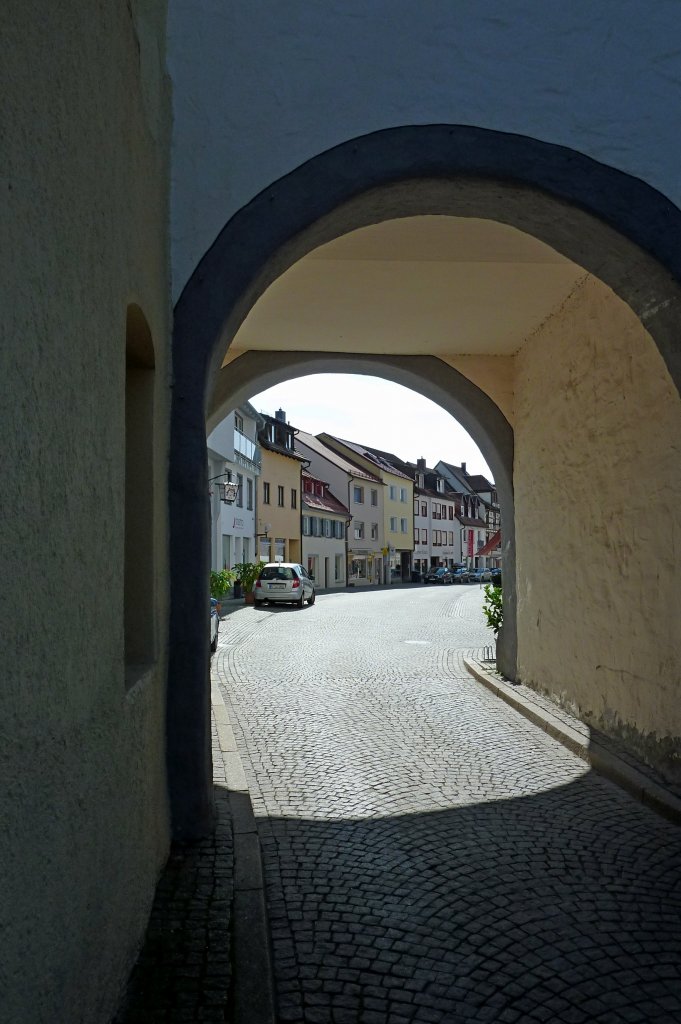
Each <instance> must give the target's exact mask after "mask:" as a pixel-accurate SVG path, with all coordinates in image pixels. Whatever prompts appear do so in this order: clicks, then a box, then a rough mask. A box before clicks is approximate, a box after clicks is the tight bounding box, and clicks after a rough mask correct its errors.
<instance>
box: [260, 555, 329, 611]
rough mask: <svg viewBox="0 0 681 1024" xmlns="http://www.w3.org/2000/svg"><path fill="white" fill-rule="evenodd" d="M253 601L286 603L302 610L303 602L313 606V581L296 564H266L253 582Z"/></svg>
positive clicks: (305, 570) (304, 570)
mask: <svg viewBox="0 0 681 1024" xmlns="http://www.w3.org/2000/svg"><path fill="white" fill-rule="evenodd" d="M253 599H254V603H255V604H264V603H265V601H273V602H278V603H284V602H287V603H288V604H296V605H298V607H299V608H302V607H303V604H304V602H305V601H307V603H308V604H314V601H315V587H314V579H313V577H312V576H310V575H309V574H308V572H307V569H306V568H305V567H304V566H303V565H300V564H299V563H298V562H268V563H267V564H266V565H264V566H263V567H262V569H261V570H260V575H259V577H258V579H257V580H256V581H255V586H254V587H253Z"/></svg>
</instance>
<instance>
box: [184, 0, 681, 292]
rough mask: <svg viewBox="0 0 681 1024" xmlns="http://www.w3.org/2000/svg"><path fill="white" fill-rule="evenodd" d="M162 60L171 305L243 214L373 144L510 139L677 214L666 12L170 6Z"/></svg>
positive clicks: (677, 40)
mask: <svg viewBox="0 0 681 1024" xmlns="http://www.w3.org/2000/svg"><path fill="white" fill-rule="evenodd" d="M168 44H169V69H170V73H171V75H172V79H173V97H174V99H173V103H174V136H173V182H172V249H173V274H174V294H175V296H176V297H177V295H179V293H180V291H181V290H182V287H183V286H184V284H185V283H186V281H187V279H188V278H189V276H190V274H191V273H192V271H193V269H194V267H195V266H196V264H197V262H198V261H199V259H200V258H201V257H202V255H203V253H204V252H205V251H206V249H207V248H208V247H209V246H210V245H211V243H212V242H213V240H214V238H215V237H216V235H217V234H218V232H219V231H220V230H221V228H222V227H223V225H224V224H225V223H226V221H227V220H228V219H229V218H230V217H231V215H232V214H233V213H234V212H235V211H236V210H237V209H239V208H240V207H241V206H243V205H244V204H245V203H246V202H248V200H249V199H251V198H252V197H253V196H254V195H256V194H257V193H258V192H260V191H261V190H262V189H264V188H266V187H267V185H268V184H270V183H271V182H273V181H275V180H276V179H278V178H279V177H280V176H281V175H283V174H286V173H287V172H288V171H290V170H292V169H294V168H295V167H297V166H298V165H300V164H301V163H303V162H304V161H305V160H308V159H309V158H311V157H313V156H315V155H316V154H318V153H320V152H323V151H324V150H326V149H329V148H330V147H332V146H335V145H337V144H338V143H340V142H343V141H346V140H348V139H351V138H354V137H356V136H358V135H364V134H366V133H368V132H372V131H376V130H379V129H383V128H389V127H396V126H400V125H418V124H433V123H450V124H463V125H474V126H477V127H481V128H489V129H495V130H498V131H503V132H511V133H516V134H520V135H527V136H530V137H532V138H535V139H539V140H542V141H546V142H552V143H556V144H559V145H563V146H568V147H571V148H573V149H575V150H577V151H578V152H580V153H584V154H586V155H588V156H591V157H593V158H595V159H596V160H599V161H602V162H604V163H606V164H608V165H611V166H613V167H616V168H619V169H620V170H622V171H625V172H628V173H629V174H632V175H635V176H637V177H640V178H642V179H644V180H645V181H646V182H648V184H650V185H652V186H653V187H655V188H657V189H659V190H660V191H661V192H663V193H664V194H666V195H667V196H668V197H669V198H670V199H671V200H672V201H673V202H675V203H677V205H678V204H680V203H681V170H680V164H679V161H678V159H676V158H675V156H674V154H675V152H676V149H677V146H676V138H677V129H676V122H675V119H674V118H673V116H672V112H673V111H674V110H676V109H677V107H678V93H679V81H680V78H681V64H680V62H679V60H678V53H679V50H680V49H681V18H679V8H678V2H677V0H656V3H654V4H651V3H650V2H649V0H615V2H611V3H608V4H594V3H593V2H592V0H573V2H572V3H570V4H554V3H546V2H545V0H516V2H515V3H513V4H512V5H509V4H508V2H507V0H484V2H482V3H481V2H480V0H457V2H456V3H451V2H449V0H422V2H419V3H415V2H413V0H374V2H372V3H371V4H367V3H366V0H325V2H323V3H310V2H309V0H289V2H287V3H285V4H284V3H281V2H280V0H254V2H253V3H248V4H247V3H230V4H223V3H216V2H215V0H170V3H169V37H168Z"/></svg>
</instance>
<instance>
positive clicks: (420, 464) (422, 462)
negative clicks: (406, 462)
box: [416, 459, 426, 470]
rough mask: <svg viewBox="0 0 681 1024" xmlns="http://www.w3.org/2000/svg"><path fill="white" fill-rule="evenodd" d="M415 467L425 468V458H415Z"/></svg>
mask: <svg viewBox="0 0 681 1024" xmlns="http://www.w3.org/2000/svg"><path fill="white" fill-rule="evenodd" d="M416 468H417V469H423V470H425V468H426V460H425V459H417V460H416Z"/></svg>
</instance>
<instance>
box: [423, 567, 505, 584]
mask: <svg viewBox="0 0 681 1024" xmlns="http://www.w3.org/2000/svg"><path fill="white" fill-rule="evenodd" d="M423 582H424V583H442V584H443V585H444V584H447V583H496V584H497V586H498V585H499V584H500V583H501V569H465V568H463V567H462V566H459V567H456V568H454V569H448V568H447V567H446V566H443V565H441V566H439V567H438V568H437V569H431V570H430V572H427V573H426V574H425V576H424V577H423Z"/></svg>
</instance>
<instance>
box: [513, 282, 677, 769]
mask: <svg viewBox="0 0 681 1024" xmlns="http://www.w3.org/2000/svg"><path fill="white" fill-rule="evenodd" d="M515 430H516V459H515V487H516V490H515V499H516V543H517V579H518V666H519V674H520V677H521V679H522V680H523V681H524V682H526V683H529V684H530V685H534V686H537V687H539V688H541V689H545V690H547V691H548V692H550V693H552V694H553V695H554V696H556V697H557V698H558V699H559V700H561V701H563V702H564V703H566V704H568V705H572V706H575V707H577V708H578V709H579V713H580V716H581V717H582V718H584V720H585V721H587V722H590V723H593V724H595V725H597V726H599V727H601V728H603V729H604V730H606V731H607V732H610V733H614V734H620V735H622V736H623V737H625V738H626V739H627V740H628V741H629V742H630V743H631V745H632V746H634V747H637V748H638V749H639V751H640V752H641V753H642V754H644V756H648V757H650V758H651V759H653V760H656V761H657V762H658V764H660V766H661V767H663V768H664V769H665V770H666V771H667V772H668V773H669V774H670V775H672V776H675V777H677V778H678V777H679V776H680V775H681V701H680V700H679V685H680V680H681V653H680V650H679V638H680V637H681V607H680V606H679V601H678V567H677V564H676V562H677V559H676V555H677V553H678V551H679V546H680V545H681V475H680V474H679V458H680V456H681V401H680V400H679V396H678V393H677V391H676V388H675V387H674V385H673V383H672V381H671V379H670V377H669V373H668V371H667V369H666V367H665V365H664V363H663V361H662V358H661V357H660V354H659V352H658V350H657V348H656V347H655V345H654V343H653V341H652V339H651V338H650V336H649V335H648V334H647V333H646V331H645V330H644V329H643V327H642V326H641V324H640V322H639V320H638V319H637V318H636V317H635V316H634V314H633V313H632V311H631V310H630V309H629V307H628V306H626V305H625V304H624V303H623V302H622V301H621V300H619V299H618V298H616V297H615V296H614V295H613V293H612V292H611V291H610V290H609V289H607V288H606V287H605V286H604V285H602V284H600V283H599V282H596V281H594V280H593V279H586V280H585V281H584V282H583V283H582V285H581V286H580V287H578V289H577V291H576V292H575V293H573V295H572V296H571V297H570V299H569V300H568V301H567V302H566V303H565V305H564V307H563V309H562V310H561V311H560V312H559V313H558V314H556V315H555V316H554V317H553V318H552V319H551V320H549V321H548V323H546V324H545V325H544V326H543V328H542V329H541V330H540V331H539V332H538V333H537V334H536V335H535V336H534V337H532V338H531V339H529V340H528V341H527V342H526V344H525V345H524V347H523V348H522V349H521V351H520V353H519V355H518V357H517V373H516V426H515ZM674 737H676V741H675V742H674V739H673V738H674Z"/></svg>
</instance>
